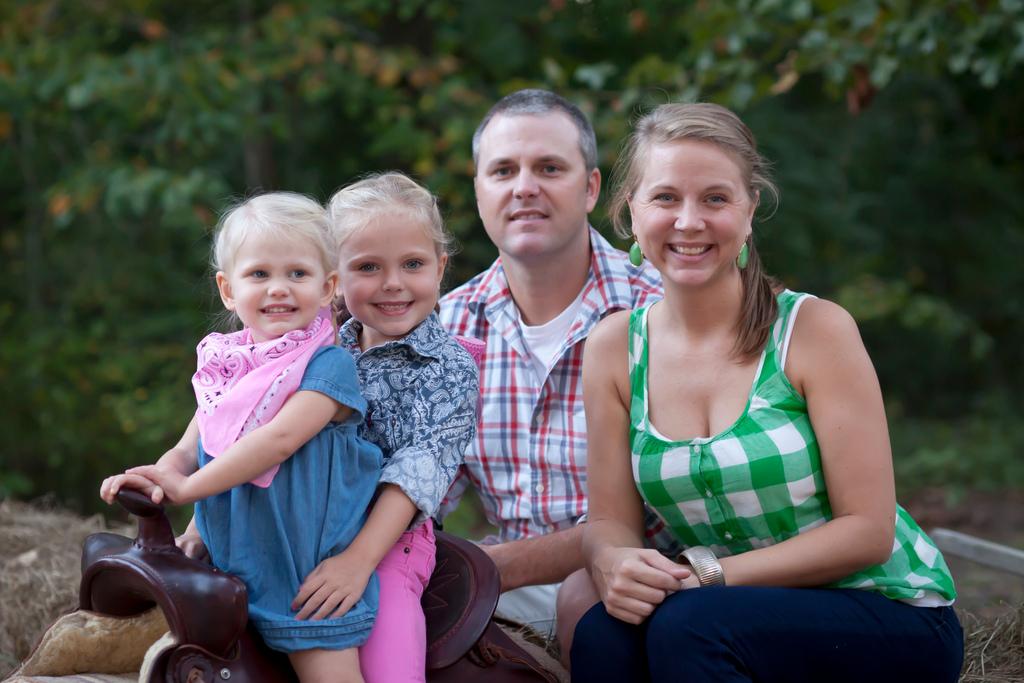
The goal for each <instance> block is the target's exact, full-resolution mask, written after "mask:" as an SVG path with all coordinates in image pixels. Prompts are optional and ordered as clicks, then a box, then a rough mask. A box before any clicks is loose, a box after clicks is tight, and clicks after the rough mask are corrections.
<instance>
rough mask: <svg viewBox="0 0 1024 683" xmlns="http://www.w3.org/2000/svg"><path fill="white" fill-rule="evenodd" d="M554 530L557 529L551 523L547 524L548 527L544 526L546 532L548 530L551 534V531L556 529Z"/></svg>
mask: <svg viewBox="0 0 1024 683" xmlns="http://www.w3.org/2000/svg"><path fill="white" fill-rule="evenodd" d="M554 530H555V527H553V526H551V525H550V524H548V525H547V526H546V527H544V531H546V532H547V533H549V534H550V533H551V532H552V531H554Z"/></svg>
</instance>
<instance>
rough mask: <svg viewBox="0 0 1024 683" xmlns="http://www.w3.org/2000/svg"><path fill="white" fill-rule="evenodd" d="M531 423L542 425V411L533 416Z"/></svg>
mask: <svg viewBox="0 0 1024 683" xmlns="http://www.w3.org/2000/svg"><path fill="white" fill-rule="evenodd" d="M533 423H534V424H535V425H542V424H544V413H541V414H540V415H538V416H537V417H535V418H533Z"/></svg>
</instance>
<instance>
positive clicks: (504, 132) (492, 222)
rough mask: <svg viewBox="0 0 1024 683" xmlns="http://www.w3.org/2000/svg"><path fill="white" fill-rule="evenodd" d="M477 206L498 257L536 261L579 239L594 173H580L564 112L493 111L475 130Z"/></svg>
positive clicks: (595, 189)
mask: <svg viewBox="0 0 1024 683" xmlns="http://www.w3.org/2000/svg"><path fill="white" fill-rule="evenodd" d="M473 182H474V186H475V187H476V204H477V209H478V210H479V211H480V219H481V220H482V221H483V224H484V229H486V230H487V235H488V236H489V237H490V238H491V241H493V242H494V244H495V245H497V247H498V251H499V252H501V255H502V257H503V258H506V259H513V260H518V261H520V262H523V263H530V262H536V263H542V262H544V261H546V260H549V259H550V257H552V256H557V255H558V254H560V253H564V251H565V248H566V247H567V246H568V245H570V244H572V243H573V242H574V241H580V240H583V241H586V242H587V243H588V244H589V236H588V234H587V228H586V226H587V214H588V213H590V212H591V210H593V208H594V205H595V204H596V203H597V196H598V193H599V192H600V190H601V173H600V171H598V170H597V169H594V170H592V171H590V172H589V173H588V172H587V168H586V163H585V162H584V160H583V154H582V152H581V151H580V145H579V130H578V129H577V128H576V125H575V124H574V123H573V122H572V119H570V118H569V116H568V115H566V114H564V113H562V112H551V113H549V114H544V115H541V116H533V115H519V116H504V115H501V114H499V115H497V116H495V117H494V118H492V119H491V121H490V123H488V124H487V127H486V128H484V131H483V133H482V134H481V135H480V146H479V158H478V160H477V172H476V178H474V181H473Z"/></svg>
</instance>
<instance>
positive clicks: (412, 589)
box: [359, 520, 436, 683]
mask: <svg viewBox="0 0 1024 683" xmlns="http://www.w3.org/2000/svg"><path fill="white" fill-rule="evenodd" d="M435 550H436V546H435V544H434V525H433V523H432V522H431V521H430V520H427V521H426V522H424V523H423V525H422V526H420V527H419V528H417V529H415V530H414V531H406V532H405V533H404V534H402V537H401V538H399V539H398V543H396V544H395V546H394V547H393V548H392V549H391V550H389V551H388V554H387V555H385V556H384V559H382V560H381V561H380V564H378V565H377V576H378V577H380V607H379V608H378V610H377V620H376V621H374V622H373V630H371V631H370V639H369V640H367V641H366V643H365V644H363V645H362V646H361V647H360V648H359V667H360V668H361V669H362V672H363V678H365V679H366V683H395V682H396V681H402V682H404V681H420V682H422V681H425V679H426V668H425V662H426V656H427V631H426V622H425V620H424V618H423V607H422V606H421V605H420V598H421V597H422V596H423V589H425V588H426V587H427V583H428V582H429V581H430V574H431V573H432V572H433V571H434V559H435V558H434V553H435Z"/></svg>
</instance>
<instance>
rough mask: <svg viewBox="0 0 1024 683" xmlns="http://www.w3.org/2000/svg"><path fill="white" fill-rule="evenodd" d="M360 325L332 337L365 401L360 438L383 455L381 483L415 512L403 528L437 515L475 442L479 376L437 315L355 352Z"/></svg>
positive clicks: (352, 322) (352, 324)
mask: <svg viewBox="0 0 1024 683" xmlns="http://www.w3.org/2000/svg"><path fill="white" fill-rule="evenodd" d="M362 327H363V326H362V323H360V322H359V321H357V320H355V319H350V320H349V321H348V322H346V323H345V324H344V325H342V327H341V330H340V331H339V339H340V343H341V346H342V347H344V348H346V349H348V350H349V351H350V352H351V353H352V356H353V357H354V358H355V361H356V372H357V373H358V375H359V385H360V387H361V388H362V393H363V397H364V398H365V399H366V402H367V409H366V419H365V421H364V422H363V425H362V426H361V427H360V430H359V436H361V437H362V438H364V439H366V440H367V441H369V442H371V443H373V444H376V445H377V446H378V447H379V448H380V449H381V451H383V453H384V466H383V468H382V469H381V473H380V483H381V484H396V485H398V486H399V487H400V488H401V489H402V491H403V492H405V495H407V496H409V498H410V499H411V500H412V502H414V503H415V504H416V507H417V508H419V512H417V513H416V517H415V518H414V519H413V521H412V524H410V525H409V529H415V528H416V527H418V526H420V525H421V524H423V522H425V521H426V520H427V519H429V518H430V517H433V516H434V515H436V514H437V511H438V508H440V506H441V501H442V500H443V499H444V496H445V494H446V493H447V492H448V489H449V487H451V485H452V482H453V481H455V477H456V476H457V475H458V473H459V466H460V465H462V463H463V462H465V451H466V446H467V445H469V443H470V442H471V441H472V440H473V439H474V438H475V436H476V421H477V412H476V406H477V398H478V396H479V395H480V374H479V371H478V369H477V366H476V363H475V362H473V357H472V356H470V355H469V353H468V352H467V351H466V350H465V349H463V348H462V346H461V345H459V343H458V342H457V341H455V339H454V338H453V337H451V336H450V335H449V334H448V332H447V331H446V330H445V329H444V327H443V326H442V325H441V322H440V321H439V320H438V317H437V314H436V313H431V314H430V317H429V318H427V319H426V320H424V321H423V322H422V323H420V325H419V326H418V327H417V328H416V329H414V330H413V331H412V332H410V333H409V334H407V335H406V336H405V337H403V338H402V339H398V340H395V341H389V342H386V343H384V344H381V345H380V346H375V347H373V348H371V349H367V351H366V352H365V353H364V352H363V351H361V350H360V349H359V332H360V331H361V330H362Z"/></svg>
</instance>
